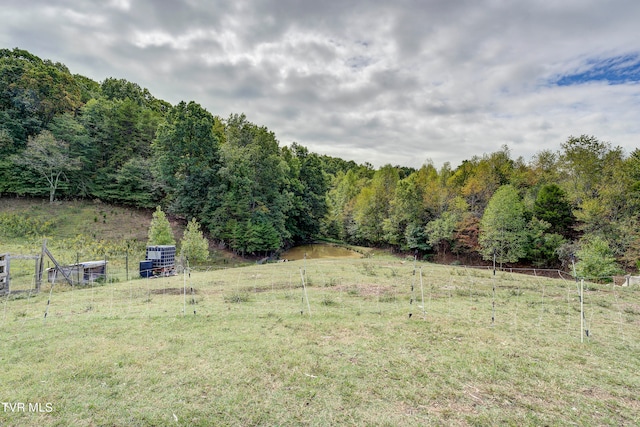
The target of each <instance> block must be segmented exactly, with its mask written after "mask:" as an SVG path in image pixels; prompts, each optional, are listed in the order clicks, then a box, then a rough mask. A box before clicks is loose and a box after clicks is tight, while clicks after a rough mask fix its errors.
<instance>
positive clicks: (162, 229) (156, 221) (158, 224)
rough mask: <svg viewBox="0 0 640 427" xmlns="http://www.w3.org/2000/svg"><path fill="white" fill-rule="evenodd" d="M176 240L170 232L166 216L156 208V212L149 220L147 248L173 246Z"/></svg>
mask: <svg viewBox="0 0 640 427" xmlns="http://www.w3.org/2000/svg"><path fill="white" fill-rule="evenodd" d="M175 244H176V240H175V239H174V237H173V231H172V230H171V224H169V220H168V219H167V216H166V215H165V213H164V212H163V211H162V209H161V208H160V206H158V207H156V211H155V212H154V213H153V218H152V219H151V225H150V226H149V241H148V245H149V246H154V245H175Z"/></svg>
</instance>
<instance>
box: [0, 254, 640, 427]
mask: <svg viewBox="0 0 640 427" xmlns="http://www.w3.org/2000/svg"><path fill="white" fill-rule="evenodd" d="M415 271H416V273H415V275H414V264H413V262H412V261H410V260H401V259H397V258H394V257H390V256H379V255H378V254H376V255H375V256H373V257H372V258H366V259H355V260H354V259H348V260H337V259H330V260H306V261H295V262H287V263H279V264H267V265H261V266H258V265H254V266H249V267H243V268H234V269H221V270H216V271H192V272H190V274H186V273H185V274H181V275H178V276H173V277H164V278H156V279H135V280H130V281H126V280H121V281H118V282H116V283H110V284H105V285H101V286H95V287H91V286H89V287H85V288H75V289H71V288H69V287H68V286H66V285H56V286H55V287H54V288H53V289H50V288H45V289H43V291H42V292H40V293H39V294H36V295H32V294H30V293H29V292H22V293H18V294H12V295H9V296H7V297H2V298H1V299H0V304H1V305H0V342H1V343H2V351H1V352H0V366H2V370H3V372H2V375H0V402H4V403H3V406H2V407H0V425H2V426H3V427H4V426H13V425H19V426H24V425H27V426H29V425H33V426H35V425H38V426H42V425H58V426H71V425H73V426H98V425H100V426H107V425H108V426H124V425H127V426H129V425H133V426H136V425H137V426H147V425H156V426H164V425H166V426H210V425H238V426H246V425H327V426H328V425H388V426H398V425H518V426H519V425H536V426H537V425H618V426H619V425H630V426H631V425H638V424H639V423H640V403H639V400H638V391H639V390H640V375H638V367H639V366H640V364H639V363H638V354H640V342H639V338H640V290H639V289H637V288H633V287H631V288H621V287H613V286H611V285H608V286H605V285H594V284H588V285H587V290H586V291H585V297H584V308H585V317H584V320H585V322H586V325H585V329H588V330H589V336H588V337H587V336H585V337H584V342H582V343H581V327H580V323H581V322H580V319H581V316H580V300H579V297H578V290H577V289H578V287H577V284H576V283H575V282H574V281H570V280H562V279H545V278H541V277H533V276H524V275H517V274H512V273H500V272H499V273H498V274H497V275H496V276H495V277H494V276H492V274H491V272H489V271H483V270H475V269H468V268H464V267H448V266H439V265H433V264H427V263H418V264H417V268H416V270H415ZM302 277H304V278H305V280H304V283H305V286H304V287H303V286H302V283H303V280H302ZM412 287H413V290H412ZM494 289H495V292H494ZM409 314H411V316H409ZM492 317H493V318H494V319H495V320H494V321H493V322H492ZM19 404H22V405H23V406H24V408H25V410H22V411H21V410H20V409H19V408H20V406H19ZM29 405H31V407H30V406H29Z"/></svg>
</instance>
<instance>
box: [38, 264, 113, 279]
mask: <svg viewBox="0 0 640 427" xmlns="http://www.w3.org/2000/svg"><path fill="white" fill-rule="evenodd" d="M60 268H61V269H63V270H64V272H65V273H66V274H67V276H69V277H70V278H71V280H72V281H73V284H74V285H78V284H82V285H84V284H87V283H91V282H95V281H96V280H98V279H100V278H106V277H107V261H85V262H81V263H78V264H72V265H64V266H61V267H60ZM47 278H48V280H49V283H54V282H58V281H60V280H65V278H64V275H63V274H62V273H61V272H60V271H58V269H57V268H56V267H53V268H48V269H47Z"/></svg>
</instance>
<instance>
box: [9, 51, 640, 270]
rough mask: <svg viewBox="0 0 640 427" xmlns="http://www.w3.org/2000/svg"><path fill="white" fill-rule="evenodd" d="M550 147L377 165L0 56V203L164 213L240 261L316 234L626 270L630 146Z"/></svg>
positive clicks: (431, 253)
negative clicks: (455, 160) (190, 224)
mask: <svg viewBox="0 0 640 427" xmlns="http://www.w3.org/2000/svg"><path fill="white" fill-rule="evenodd" d="M425 144H428V141H425ZM558 146H559V148H558V150H557V151H549V150H545V151H541V152H539V153H537V154H536V155H535V156H534V157H533V158H532V159H530V160H528V161H526V160H525V159H522V158H513V157H512V154H511V152H510V150H509V148H508V147H507V146H503V147H502V148H501V149H500V150H498V151H495V152H492V153H485V154H483V155H482V156H474V157H472V158H470V159H468V160H465V161H463V162H462V163H461V164H460V165H458V166H457V167H452V166H451V165H450V164H448V163H447V164H444V165H443V166H442V167H440V168H436V167H435V166H434V165H433V164H429V163H427V164H425V165H424V166H422V167H421V168H420V169H418V170H415V169H412V168H407V167H402V166H391V165H386V166H383V167H381V168H379V169H375V168H373V167H372V166H371V165H370V164H367V163H365V164H356V163H355V162H353V161H345V160H342V159H339V158H335V157H330V156H326V155H321V154H316V153H312V152H310V151H309V150H308V149H307V148H305V147H304V146H303V145H300V144H297V143H293V144H291V145H290V146H280V144H279V141H278V140H277V138H276V135H275V134H274V133H273V132H271V131H269V129H267V128H266V127H265V126H260V125H257V124H254V123H251V122H250V121H249V120H248V119H247V117H245V116H244V115H243V114H230V115H229V116H228V117H227V118H221V117H219V116H214V115H212V114H211V113H210V112H208V111H207V110H206V109H205V108H203V107H202V106H200V105H199V104H197V103H196V102H194V101H190V102H180V103H178V104H177V105H173V106H172V105H171V104H169V103H167V102H165V101H163V100H160V99H157V98H155V97H154V96H153V95H152V94H151V93H149V91H148V90H147V89H143V88H141V87H140V86H139V85H138V84H136V83H133V82H129V81H126V80H123V79H116V78H107V79H105V80H104V81H103V82H101V83H98V82H95V81H92V80H91V79H89V78H86V77H83V76H80V75H77V74H71V72H70V71H69V69H68V68H67V67H66V66H65V65H63V64H60V63H54V62H51V61H49V60H42V59H40V58H38V57H37V56H35V55H32V54H30V53H29V52H27V51H24V50H20V49H13V50H7V49H2V50H0V150H1V152H2V156H0V196H33V197H47V198H49V200H50V201H54V200H55V199H69V198H89V199H100V200H103V201H105V202H110V203H117V204H123V205H129V206H134V207H139V208H155V207H156V206H161V207H162V209H164V210H166V211H167V212H169V213H170V214H172V215H174V216H177V217H182V218H184V219H185V220H191V219H194V218H195V219H197V221H199V222H200V224H202V225H203V227H204V228H205V229H206V230H208V232H209V235H210V236H211V237H212V238H213V239H215V240H217V241H218V242H219V243H221V244H224V245H225V246H226V247H228V248H229V249H232V250H234V251H236V252H237V253H241V254H260V253H271V252H273V251H276V250H278V249H280V248H282V247H284V246H288V245H291V244H295V243H298V242H306V241H311V240H313V239H316V238H328V239H336V240H340V241H343V242H347V243H352V244H361V245H371V246H383V247H390V248H393V249H395V250H398V251H405V252H409V253H412V254H413V253H415V254H419V256H420V257H424V258H435V259H441V260H444V259H449V260H452V259H460V260H462V261H464V262H479V261H481V260H493V259H495V260H496V261H497V262H499V263H508V264H512V265H513V264H515V263H521V264H527V265H533V266H536V267H559V266H561V265H566V263H568V262H570V260H571V259H572V257H577V258H578V259H579V260H580V261H581V262H580V265H579V268H580V269H581V271H580V272H579V273H581V274H582V275H585V276H589V275H590V276H610V275H613V274H618V273H621V272H622V271H623V270H624V269H626V270H628V271H630V270H635V269H638V268H639V267H640V263H639V262H638V259H639V258H640V227H639V225H640V224H639V222H640V221H639V220H640V218H639V213H640V149H636V150H635V151H633V152H632V153H625V152H624V151H623V150H622V149H621V148H620V147H616V146H613V145H612V144H611V143H609V142H604V141H600V140H599V139H598V138H596V137H594V136H590V135H581V136H578V137H575V136H569V137H568V138H567V139H566V141H558Z"/></svg>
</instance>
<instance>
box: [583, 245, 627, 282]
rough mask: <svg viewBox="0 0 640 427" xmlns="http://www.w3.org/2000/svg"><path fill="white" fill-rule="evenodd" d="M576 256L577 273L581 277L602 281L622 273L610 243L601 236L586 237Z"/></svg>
mask: <svg viewBox="0 0 640 427" xmlns="http://www.w3.org/2000/svg"><path fill="white" fill-rule="evenodd" d="M576 256H577V257H578V262H577V263H576V273H577V275H578V276H579V277H584V278H591V279H597V280H600V279H603V278H606V279H608V278H609V277H611V276H613V275H616V274H620V273H621V272H622V270H621V269H620V266H619V265H618V263H617V262H616V259H615V257H614V255H613V251H612V250H611V247H610V246H609V243H608V242H607V241H606V240H605V239H604V238H602V237H600V236H587V237H585V238H584V239H583V243H582V245H581V248H580V249H579V250H578V252H577V253H576Z"/></svg>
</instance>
